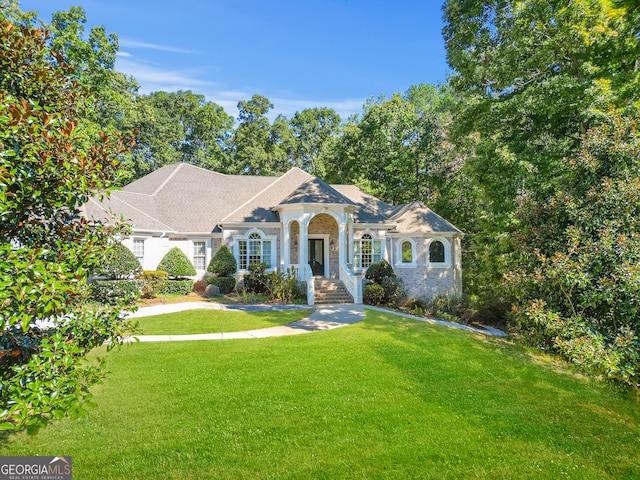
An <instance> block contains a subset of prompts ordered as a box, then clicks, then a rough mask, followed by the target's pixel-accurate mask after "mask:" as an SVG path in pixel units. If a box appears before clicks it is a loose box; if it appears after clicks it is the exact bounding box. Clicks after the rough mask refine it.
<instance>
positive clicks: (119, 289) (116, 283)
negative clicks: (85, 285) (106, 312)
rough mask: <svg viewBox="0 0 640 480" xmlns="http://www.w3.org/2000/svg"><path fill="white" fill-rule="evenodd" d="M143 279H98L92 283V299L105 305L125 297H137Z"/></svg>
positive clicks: (112, 303) (113, 303)
mask: <svg viewBox="0 0 640 480" xmlns="http://www.w3.org/2000/svg"><path fill="white" fill-rule="evenodd" d="M141 288H142V280H96V281H94V282H92V283H91V299H92V300H95V301H96V302H100V303H102V304H103V305H115V304H116V303H118V302H119V301H120V300H122V299H124V298H132V297H137V296H138V294H139V293H140V289H141Z"/></svg>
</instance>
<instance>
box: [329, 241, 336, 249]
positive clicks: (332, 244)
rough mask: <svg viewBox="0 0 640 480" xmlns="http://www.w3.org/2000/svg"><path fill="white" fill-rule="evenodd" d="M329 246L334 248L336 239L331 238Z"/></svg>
mask: <svg viewBox="0 0 640 480" xmlns="http://www.w3.org/2000/svg"><path fill="white" fill-rule="evenodd" d="M329 246H330V247H331V250H335V249H336V241H335V240H333V239H331V241H330V242H329Z"/></svg>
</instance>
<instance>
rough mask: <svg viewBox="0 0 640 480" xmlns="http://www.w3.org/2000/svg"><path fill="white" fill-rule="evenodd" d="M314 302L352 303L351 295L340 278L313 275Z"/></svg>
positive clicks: (318, 303) (319, 303) (320, 303)
mask: <svg viewBox="0 0 640 480" xmlns="http://www.w3.org/2000/svg"><path fill="white" fill-rule="evenodd" d="M313 282H314V290H315V293H314V303H315V304H316V305H322V304H329V303H353V297H352V296H351V294H350V293H349V292H348V291H347V289H346V287H345V286H344V284H343V283H342V281H341V280H336V279H333V278H321V277H315V278H314V279H313Z"/></svg>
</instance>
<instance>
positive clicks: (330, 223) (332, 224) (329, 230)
mask: <svg viewBox="0 0 640 480" xmlns="http://www.w3.org/2000/svg"><path fill="white" fill-rule="evenodd" d="M308 231H309V237H312V236H313V234H314V233H315V234H324V235H327V234H328V235H329V276H330V277H331V278H338V277H339V276H340V252H339V251H338V243H339V242H338V240H339V239H338V223H337V222H336V221H335V220H334V218H333V217H332V216H331V215H327V214H326V213H321V214H319V215H316V216H315V217H313V218H312V219H311V222H309V229H308ZM331 242H333V244H334V248H331ZM295 258H297V257H295Z"/></svg>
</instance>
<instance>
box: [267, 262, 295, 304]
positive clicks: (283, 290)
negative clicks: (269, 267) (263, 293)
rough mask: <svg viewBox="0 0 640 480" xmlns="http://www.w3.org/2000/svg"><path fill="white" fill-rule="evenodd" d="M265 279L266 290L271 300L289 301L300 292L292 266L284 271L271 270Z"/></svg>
mask: <svg viewBox="0 0 640 480" xmlns="http://www.w3.org/2000/svg"><path fill="white" fill-rule="evenodd" d="M267 281H268V285H267V287H268V289H267V291H268V293H269V298H270V299H271V300H279V301H282V302H290V301H291V300H293V299H294V298H296V297H297V296H298V295H299V293H300V286H299V282H298V280H297V278H296V273H295V269H294V268H293V267H291V268H289V270H287V271H286V272H277V271H273V272H271V273H270V274H269V275H267Z"/></svg>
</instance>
